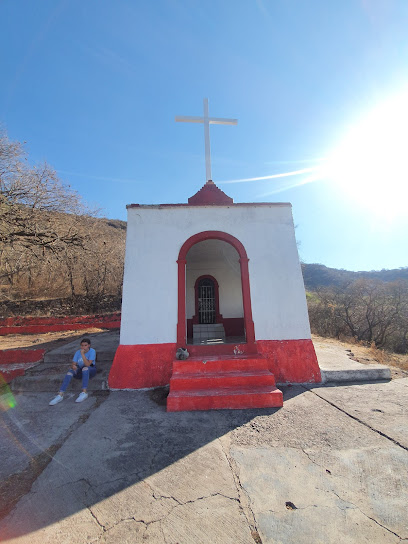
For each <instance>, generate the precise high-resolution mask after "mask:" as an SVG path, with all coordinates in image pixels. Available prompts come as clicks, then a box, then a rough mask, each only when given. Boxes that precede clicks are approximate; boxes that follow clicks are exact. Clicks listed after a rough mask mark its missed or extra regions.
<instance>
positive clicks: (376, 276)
mask: <svg viewBox="0 0 408 544" xmlns="http://www.w3.org/2000/svg"><path fill="white" fill-rule="evenodd" d="M302 273H303V280H304V282H305V287H306V289H309V290H311V291H314V290H316V289H318V288H319V287H339V286H341V285H344V284H345V283H348V282H351V281H355V280H358V279H360V278H366V279H371V280H379V281H383V282H392V281H397V280H402V281H408V267H402V268H395V269H393V270H385V269H383V270H372V271H370V272H352V271H350V270H343V269H338V268H329V267H327V266H324V265H323V264H306V263H302Z"/></svg>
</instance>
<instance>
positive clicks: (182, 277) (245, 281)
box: [177, 231, 255, 346]
mask: <svg viewBox="0 0 408 544" xmlns="http://www.w3.org/2000/svg"><path fill="white" fill-rule="evenodd" d="M206 240H221V241H223V242H226V243H227V244H229V245H230V246H232V248H234V249H235V250H236V252H237V254H238V258H237V263H238V267H239V270H238V273H239V277H240V290H241V300H242V307H243V320H244V328H245V336H246V343H247V344H252V345H253V344H254V343H255V331H254V324H253V320H252V308H251V296H250V286H249V270H248V260H249V259H248V257H247V253H246V251H245V248H244V246H243V244H242V243H241V242H240V241H239V240H238V239H237V238H235V237H234V236H232V235H230V234H227V233H225V232H221V231H204V232H200V233H198V234H195V235H194V236H191V237H190V238H189V239H188V240H186V241H185V242H184V244H183V245H182V247H181V249H180V252H179V258H178V260H177V263H178V323H177V345H178V346H184V345H186V343H187V327H186V263H187V254H188V252H189V250H190V249H191V248H192V247H193V246H194V245H195V244H198V243H200V242H203V241H206ZM207 276H208V275H207ZM204 286H205V285H204ZM214 287H215V285H214ZM218 314H219V311H218ZM216 315H217V311H216ZM219 315H220V314H219ZM197 317H198V316H197V315H196V318H197Z"/></svg>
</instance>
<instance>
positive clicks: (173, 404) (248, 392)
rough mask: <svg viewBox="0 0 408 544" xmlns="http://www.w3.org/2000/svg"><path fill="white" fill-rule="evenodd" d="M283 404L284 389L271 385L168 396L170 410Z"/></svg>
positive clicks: (173, 393)
mask: <svg viewBox="0 0 408 544" xmlns="http://www.w3.org/2000/svg"><path fill="white" fill-rule="evenodd" d="M281 406H283V396H282V391H280V390H279V389H277V388H276V387H271V386H266V387H250V388H241V389H238V388H237V389H234V390H219V389H205V390H195V391H170V394H169V396H168V397H167V411H168V412H181V411H191V410H231V409H232V410H237V409H247V408H279V407H281Z"/></svg>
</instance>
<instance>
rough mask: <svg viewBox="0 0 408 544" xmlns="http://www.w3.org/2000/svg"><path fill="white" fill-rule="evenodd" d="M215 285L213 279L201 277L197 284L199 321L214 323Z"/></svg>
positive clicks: (201, 322)
mask: <svg viewBox="0 0 408 544" xmlns="http://www.w3.org/2000/svg"><path fill="white" fill-rule="evenodd" d="M215 317H216V315H215V287H214V282H213V280H211V279H209V278H205V279H202V280H201V281H200V283H199V284H198V319H199V323H200V324H202V325H204V324H210V323H215Z"/></svg>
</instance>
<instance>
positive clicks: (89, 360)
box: [50, 338, 96, 406]
mask: <svg viewBox="0 0 408 544" xmlns="http://www.w3.org/2000/svg"><path fill="white" fill-rule="evenodd" d="M95 359H96V352H95V350H94V349H93V348H91V341H90V340H89V338H82V340H81V343H80V349H79V350H78V351H76V352H75V355H74V357H73V359H72V365H71V366H72V368H71V369H70V370H68V372H67V374H66V376H65V378H64V381H63V382H62V385H61V388H60V390H59V393H58V395H57V396H56V397H55V398H53V399H52V401H50V406H54V404H58V403H59V402H61V401H62V400H63V399H64V393H65V391H66V389H67V387H68V385H69V383H70V381H71V380H72V378H76V379H77V380H80V379H81V378H82V393H80V395H79V397H78V398H77V399H76V401H75V402H82V401H84V400H86V399H87V398H88V393H87V392H86V390H87V388H88V383H89V379H90V378H93V377H94V376H95V374H96V366H95Z"/></svg>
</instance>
